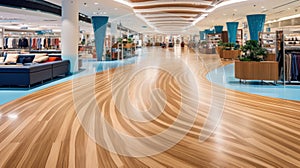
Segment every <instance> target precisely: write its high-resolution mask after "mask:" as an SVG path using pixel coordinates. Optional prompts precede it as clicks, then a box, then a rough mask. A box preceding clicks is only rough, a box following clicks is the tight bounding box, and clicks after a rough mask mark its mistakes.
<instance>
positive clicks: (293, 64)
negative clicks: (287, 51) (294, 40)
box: [291, 54, 298, 81]
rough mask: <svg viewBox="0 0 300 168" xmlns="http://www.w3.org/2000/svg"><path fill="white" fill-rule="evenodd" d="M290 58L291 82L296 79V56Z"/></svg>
mask: <svg viewBox="0 0 300 168" xmlns="http://www.w3.org/2000/svg"><path fill="white" fill-rule="evenodd" d="M291 58H292V60H291V80H292V81H295V80H297V78H298V66H297V55H295V54H292V57H291Z"/></svg>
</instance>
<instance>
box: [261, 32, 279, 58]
mask: <svg viewBox="0 0 300 168" xmlns="http://www.w3.org/2000/svg"><path fill="white" fill-rule="evenodd" d="M259 38H260V44H261V46H262V47H263V48H265V49H267V50H268V53H272V54H275V53H276V32H260V33H259Z"/></svg>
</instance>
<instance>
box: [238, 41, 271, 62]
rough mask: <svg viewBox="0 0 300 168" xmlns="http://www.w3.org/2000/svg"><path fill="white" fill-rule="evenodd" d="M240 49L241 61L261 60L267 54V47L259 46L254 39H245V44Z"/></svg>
mask: <svg viewBox="0 0 300 168" xmlns="http://www.w3.org/2000/svg"><path fill="white" fill-rule="evenodd" d="M241 49H242V52H243V56H242V57H241V58H240V60H241V61H262V60H264V58H265V57H266V56H267V54H268V51H267V49H265V48H262V47H261V46H259V43H258V41H256V40H248V41H246V44H245V45H244V46H242V47H241ZM260 56H262V57H260Z"/></svg>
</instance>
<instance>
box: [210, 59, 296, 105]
mask: <svg viewBox="0 0 300 168" xmlns="http://www.w3.org/2000/svg"><path fill="white" fill-rule="evenodd" d="M206 77H207V79H208V80H209V81H211V82H213V83H215V84H218V85H220V86H223V87H225V88H228V89H232V90H237V91H241V92H247V93H252V94H257V95H262V96H268V97H274V98H281V99H287V100H296V101H300V86H299V85H286V86H283V85H282V84H277V85H274V84H273V81H265V82H263V83H262V82H261V81H250V80H249V81H246V83H240V82H239V79H236V78H235V77H234V64H229V65H226V66H224V67H220V68H217V69H215V70H213V71H211V72H209V73H208V74H207V76H206Z"/></svg>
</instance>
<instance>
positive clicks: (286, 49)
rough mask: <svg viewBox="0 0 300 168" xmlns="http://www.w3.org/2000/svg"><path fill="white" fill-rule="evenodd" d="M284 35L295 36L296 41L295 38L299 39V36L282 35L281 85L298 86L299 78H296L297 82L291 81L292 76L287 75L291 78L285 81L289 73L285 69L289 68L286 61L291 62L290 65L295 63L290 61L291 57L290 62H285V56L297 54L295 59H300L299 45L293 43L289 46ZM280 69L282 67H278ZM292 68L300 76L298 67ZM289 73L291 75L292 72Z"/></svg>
mask: <svg viewBox="0 0 300 168" xmlns="http://www.w3.org/2000/svg"><path fill="white" fill-rule="evenodd" d="M284 34H288V35H289V36H291V35H293V36H295V39H297V37H298V38H299V37H300V34H295V33H289V32H284V33H283V45H282V53H281V55H282V57H283V58H282V59H283V85H286V84H292V85H299V84H300V78H299V77H298V79H299V80H292V74H289V75H291V77H289V78H288V80H286V79H287V76H286V74H287V73H289V72H286V71H287V68H289V67H287V61H291V64H293V63H295V62H292V61H293V60H292V59H293V56H292V55H291V60H286V56H287V54H293V55H295V54H299V56H297V57H299V58H300V44H299V43H298V42H297V43H293V44H294V45H289V44H290V42H289V40H287V39H286V37H285V35H284ZM299 40H300V38H299ZM297 59H298V58H296V60H297ZM279 61H280V60H279ZM296 65H297V63H296ZM296 65H294V66H296ZM291 66H292V65H291ZM280 68H282V66H280ZM294 68H296V69H297V71H298V76H300V73H299V72H300V69H299V70H298V67H294ZM279 70H280V69H279ZM290 73H292V71H291V72H290Z"/></svg>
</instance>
